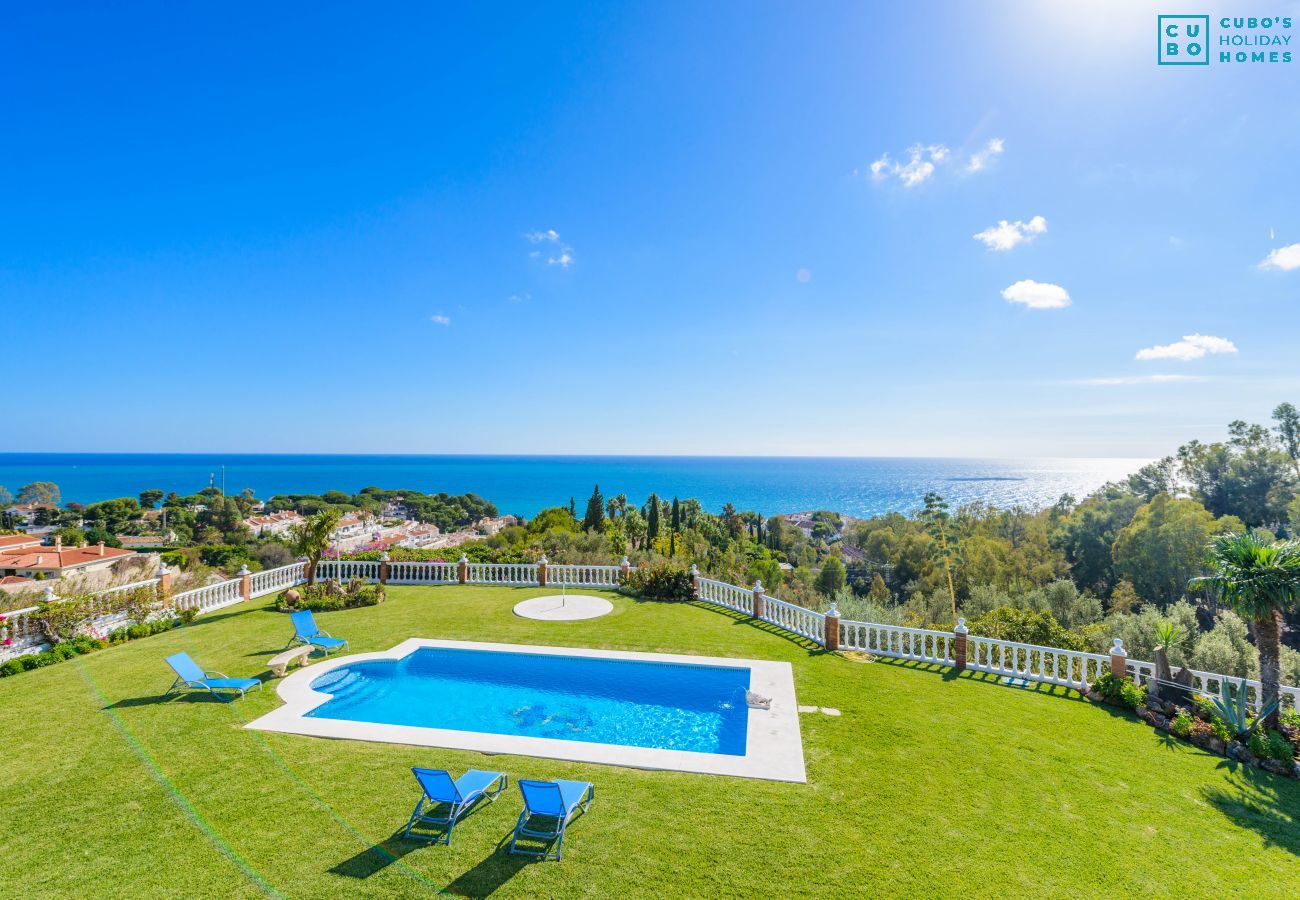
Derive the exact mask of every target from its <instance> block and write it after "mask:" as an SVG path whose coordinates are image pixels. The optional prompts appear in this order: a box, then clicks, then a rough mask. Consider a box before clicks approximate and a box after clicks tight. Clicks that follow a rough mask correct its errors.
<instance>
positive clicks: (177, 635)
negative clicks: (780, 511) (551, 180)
mask: <svg viewBox="0 0 1300 900" xmlns="http://www.w3.org/2000/svg"><path fill="white" fill-rule="evenodd" d="M536 592H537V589H536V588H520V589H509V588H486V587H469V588H460V587H438V588H407V587H395V588H391V589H390V591H389V601H388V602H387V603H385V604H383V605H382V606H379V607H374V608H369V609H360V610H351V611H347V612H341V613H332V614H326V615H321V616H318V619H319V621H320V622H321V625H322V627H324V628H326V629H328V630H329V631H331V632H332V633H334V634H336V635H343V636H346V637H348V638H350V639H351V641H352V650H354V651H370V650H381V649H387V648H388V647H391V646H392V645H394V644H395V643H397V642H398V641H400V640H403V639H405V638H408V637H442V638H452V639H466V640H495V641H505V642H518V643H541V644H558V645H568V646H588V647H608V648H614V649H626V650H647V651H669V652H685V653H699V654H707V655H713V656H734V657H757V658H764V659H778V660H789V661H790V662H791V663H793V664H794V672H795V685H796V690H797V693H798V698H799V702H800V703H803V704H813V705H818V706H828V707H838V708H839V709H840V710H842V711H843V715H842V716H840V717H839V718H833V717H830V716H824V715H821V714H813V715H804V716H801V717H800V721H801V726H802V732H803V745H804V753H805V758H806V762H807V767H808V778H809V780H808V784H806V785H797V784H779V783H773V782H762V781H750V780H745V779H736V778H723V777H717V776H706V775H691V774H683V773H675V772H647V771H637V770H630V769H620V768H615V767H610V766H598V765H588V764H578V763H565V762H559V761H555V760H546V759H532V758H527V757H514V756H498V757H494V758H489V757H485V756H483V755H480V754H476V753H472V752H463V751H444V750H437V749H430V748H418V747H405V746H398V745H391V744H367V743H360V742H354V741H330V740H323V739H318V738H310V737H301V736H297V735H285V734H274V733H267V732H256V731H248V730H245V729H243V728H242V726H243V725H244V723H245V722H247V721H249V720H251V719H253V718H255V717H257V716H259V715H261V714H262V713H264V712H266V711H267V710H269V709H271V708H272V707H274V706H275V705H277V704H278V699H277V696H276V693H275V690H274V686H273V685H268V686H267V687H266V689H264V690H263V691H262V692H261V693H260V694H259V693H254V694H252V695H250V696H249V698H248V699H247V700H245V701H243V702H237V703H231V704H222V703H217V702H212V701H210V700H207V699H200V698H195V699H173V700H170V701H166V702H161V701H160V700H159V697H158V695H159V694H160V693H161V692H162V691H163V690H164V689H165V688H166V687H167V686H168V685H169V684H170V682H171V676H170V673H169V671H168V669H167V668H166V666H165V665H164V663H163V657H164V656H165V655H167V654H170V653H174V652H176V651H177V650H182V649H183V650H187V651H189V652H190V654H191V655H192V656H194V658H195V659H196V660H198V661H199V663H200V664H201V665H203V666H205V667H207V668H211V669H220V670H223V671H225V672H227V673H229V674H231V675H254V674H258V673H263V674H265V672H264V668H263V667H264V663H265V661H266V659H267V658H268V657H269V656H270V655H271V653H272V652H273V651H274V650H277V649H278V648H280V647H281V646H283V644H284V642H285V639H286V638H287V636H288V633H289V630H290V628H289V623H288V618H287V617H286V616H284V615H282V614H280V613H276V612H274V611H271V610H270V609H269V608H268V605H267V604H268V602H269V598H263V599H260V600H254V601H252V602H251V603H249V604H243V605H240V606H236V607H232V608H230V609H227V610H222V611H220V612H217V613H214V614H212V615H211V616H209V617H206V618H203V619H200V620H198V621H196V622H195V623H194V624H193V625H191V626H189V627H186V628H182V629H178V630H176V631H172V632H168V633H166V634H162V635H158V636H156V637H152V638H147V639H144V640H140V641H134V642H131V643H129V644H126V645H123V646H120V647H116V648H113V649H110V650H106V651H102V652H100V653H97V654H94V655H92V656H89V657H84V658H79V659H76V660H72V661H69V662H65V663H62V664H59V665H57V666H53V667H50V668H46V669H40V670H37V671H34V672H28V673H25V674H22V675H18V676H15V677H12V678H7V679H3V680H0V734H3V736H4V750H5V761H4V764H3V766H0V885H8V886H9V887H14V888H17V887H20V888H21V892H22V893H23V894H25V895H28V896H52V895H53V896H68V895H79V896H91V895H93V896H130V897H146V896H158V897H179V896H185V897H200V896H211V897H227V896H255V895H258V894H276V895H282V896H292V897H325V896H336V895H344V894H346V895H352V894H356V895H363V894H364V895H374V896H380V895H383V896H417V895H425V894H429V893H434V892H436V891H438V890H446V891H448V892H450V893H452V894H455V895H466V896H483V895H487V894H492V893H495V894H496V895H499V896H547V897H558V896H564V895H582V896H615V895H622V896H626V897H634V896H635V897H667V896H692V897H695V896H699V897H727V896H743V895H748V896H753V895H765V896H777V895H798V894H813V893H819V894H838V895H855V894H863V895H865V894H872V895H880V894H885V895H902V896H908V895H911V896H951V897H958V896H960V897H970V896H989V895H1003V896H1007V895H1019V896H1023V895H1035V896H1042V895H1056V896H1065V895H1072V896H1080V895H1085V896H1095V895H1102V894H1105V895H1126V894H1137V895H1151V894H1164V893H1177V894H1179V895H1182V896H1204V897H1211V896H1213V897H1221V896H1226V895H1228V894H1241V895H1255V896H1261V895H1262V896H1282V895H1288V894H1289V895H1291V896H1294V895H1295V892H1296V887H1295V886H1296V884H1297V879H1300V858H1297V854H1300V829H1298V828H1297V825H1298V824H1300V823H1298V822H1297V819H1300V785H1297V784H1295V783H1293V782H1290V781H1287V780H1285V779H1281V778H1277V777H1275V776H1272V775H1268V774H1265V773H1260V772H1257V771H1250V770H1245V771H1243V770H1241V769H1236V768H1234V767H1231V766H1229V764H1228V763H1227V762H1226V761H1224V760H1222V759H1220V758H1218V757H1213V756H1209V755H1207V754H1205V753H1202V752H1200V751H1198V750H1196V749H1194V748H1192V747H1190V746H1188V745H1185V744H1182V743H1179V742H1176V741H1171V740H1168V739H1165V738H1162V737H1161V736H1160V735H1158V734H1157V733H1156V732H1154V731H1152V730H1151V729H1150V728H1148V727H1147V726H1145V725H1142V724H1140V723H1138V722H1137V721H1136V720H1134V719H1132V718H1129V717H1127V716H1124V715H1121V714H1119V713H1115V712H1111V711H1108V710H1106V709H1103V708H1100V707H1096V706H1092V705H1090V704H1088V703H1086V702H1084V701H1081V700H1079V699H1077V698H1075V697H1073V696H1071V695H1069V693H1068V692H1065V691H1061V690H1026V689H1018V688H1011V687H1005V686H1001V685H999V684H996V683H995V682H993V681H991V680H987V679H984V678H982V677H971V676H963V677H957V678H953V677H951V676H950V675H946V674H945V673H943V672H941V671H938V670H935V671H931V670H927V669H926V668H924V667H914V666H907V665H896V664H892V663H885V662H877V663H870V664H866V663H858V662H853V661H850V660H846V659H841V658H838V657H836V656H833V655H828V654H825V653H823V652H820V651H818V650H817V649H816V648H814V647H811V646H808V645H805V644H803V643H801V642H799V641H797V640H795V639H791V638H789V637H787V636H784V635H783V634H782V633H780V632H775V631H773V630H771V629H769V628H767V627H766V626H756V625H755V624H753V623H752V622H750V621H749V620H747V619H743V618H735V617H732V616H730V615H726V614H723V613H721V612H718V611H715V610H712V609H706V608H700V607H695V606H693V605H663V604H650V603H639V602H635V601H631V600H628V599H626V598H623V597H618V596H614V595H606V596H611V597H612V599H613V601H614V604H615V612H614V613H613V614H612V615H609V616H606V617H605V618H602V619H597V620H594V621H590V622H576V623H538V622H529V621H525V620H521V619H517V618H516V617H514V616H513V615H512V614H511V611H510V610H511V607H512V606H513V604H514V603H516V602H517V601H518V600H520V599H522V598H524V597H527V596H531V595H534V594H536ZM412 765H424V766H433V767H441V768H447V769H451V770H453V771H454V770H458V769H464V768H469V767H480V768H499V769H502V770H504V771H506V772H507V773H509V774H510V776H511V778H512V780H513V779H514V778H518V777H561V778H577V779H583V780H591V781H594V782H595V783H596V784H597V786H598V796H597V800H596V802H595V804H593V806H592V809H591V812H590V813H589V814H588V815H587V816H584V817H583V818H581V819H579V820H578V822H577V823H576V824H575V825H574V826H573V827H572V829H571V830H570V833H569V837H568V839H567V840H566V842H565V854H564V860H563V862H560V863H555V862H530V863H524V862H521V861H518V860H517V859H516V858H513V857H509V856H507V855H506V853H505V851H504V841H505V839H506V838H507V837H508V834H509V832H510V829H511V827H512V826H513V824H514V818H515V815H516V814H517V812H518V810H519V800H518V796H519V795H518V790H517V789H516V788H515V787H514V786H513V785H511V787H510V791H509V793H507V794H505V795H503V797H502V800H501V801H499V802H497V803H496V804H494V805H490V806H485V807H481V808H480V809H478V810H477V811H476V812H474V813H473V814H472V815H471V816H470V817H469V818H468V819H466V820H465V821H464V822H463V823H462V824H461V825H459V826H457V829H456V835H455V843H454V845H453V846H452V847H450V848H448V847H444V846H427V845H425V844H422V843H417V842H406V841H403V840H402V839H401V838H400V830H401V828H402V826H403V825H404V824H405V822H406V817H407V815H408V814H409V812H410V808H411V806H412V805H413V804H414V802H415V799H416V797H417V795H418V790H417V788H416V785H415V782H414V779H412V778H411V776H410V773H409V771H408V769H409V767H410V766H412ZM0 894H5V895H8V894H9V889H8V888H6V889H5V890H0Z"/></svg>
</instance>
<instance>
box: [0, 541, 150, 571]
mask: <svg viewBox="0 0 1300 900" xmlns="http://www.w3.org/2000/svg"><path fill="white" fill-rule="evenodd" d="M135 555H136V554H135V553H134V552H133V551H131V550H119V549H118V548H116V547H100V546H99V545H95V546H93V547H63V548H58V547H17V548H10V549H7V550H4V549H0V569H46V570H53V569H69V568H73V567H75V566H85V565H90V564H91V563H96V562H103V561H104V560H106V559H113V558H118V557H123V556H135Z"/></svg>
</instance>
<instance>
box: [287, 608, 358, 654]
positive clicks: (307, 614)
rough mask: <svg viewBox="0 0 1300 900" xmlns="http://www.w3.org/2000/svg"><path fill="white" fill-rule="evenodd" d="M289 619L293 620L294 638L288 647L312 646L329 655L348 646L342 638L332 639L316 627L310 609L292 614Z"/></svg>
mask: <svg viewBox="0 0 1300 900" xmlns="http://www.w3.org/2000/svg"><path fill="white" fill-rule="evenodd" d="M289 618H291V619H293V637H291V638H290V639H289V643H288V644H286V645H285V646H286V647H292V646H293V645H294V644H311V645H312V646H313V647H319V648H320V649H321V650H324V651H325V653H326V654H328V653H329V652H330V651H331V650H337V649H339V648H340V647H346V646H347V645H348V642H347V641H345V640H343V639H342V638H336V637H330V636H329V632H326V631H321V630H320V628H318V627H317V626H316V617H315V616H313V615H312V614H311V610H310V609H304V610H300V611H299V612H296V613H291V614H290V615H289Z"/></svg>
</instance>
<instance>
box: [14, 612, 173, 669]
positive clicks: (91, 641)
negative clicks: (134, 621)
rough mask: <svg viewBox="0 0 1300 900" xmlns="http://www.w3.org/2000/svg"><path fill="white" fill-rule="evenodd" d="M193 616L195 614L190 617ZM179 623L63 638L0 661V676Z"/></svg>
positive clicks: (158, 622)
mask: <svg viewBox="0 0 1300 900" xmlns="http://www.w3.org/2000/svg"><path fill="white" fill-rule="evenodd" d="M191 618H193V616H191ZM177 624H178V620H176V619H168V618H162V619H155V620H154V621H152V622H148V623H146V624H144V625H132V626H131V627H129V628H119V629H118V630H117V631H114V632H112V633H110V634H109V635H108V637H106V638H96V637H91V636H90V635H88V634H79V635H77V636H75V637H73V638H72V639H71V640H67V641H61V642H59V643H57V644H55V645H54V646H53V647H51V648H50V649H49V650H44V651H42V652H40V653H28V654H26V655H24V656H16V657H14V658H13V659H10V660H6V661H5V662H4V663H3V664H0V678H7V677H9V676H10V675H17V674H19V673H20V672H27V671H30V670H32V669H41V668H44V667H45V666H52V665H54V664H55V663H60V662H63V661H64V660H66V659H72V658H73V657H74V656H83V655H85V654H87V653H94V652H95V651H97V650H103V649H104V648H105V647H109V646H112V645H113V644H122V643H125V642H126V641H129V640H132V639H134V638H140V637H148V636H150V635H154V634H160V633H162V632H164V631H169V630H171V629H172V628H175V627H176V625H177Z"/></svg>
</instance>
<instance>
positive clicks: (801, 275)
mask: <svg viewBox="0 0 1300 900" xmlns="http://www.w3.org/2000/svg"><path fill="white" fill-rule="evenodd" d="M794 277H795V280H796V281H798V282H799V283H800V284H807V283H808V282H810V281H812V272H810V271H808V270H807V269H800V270H798V271H797V272H795V273H794Z"/></svg>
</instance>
